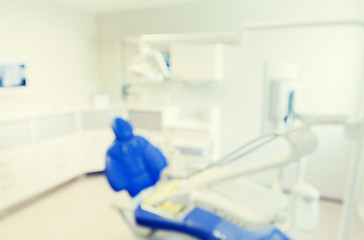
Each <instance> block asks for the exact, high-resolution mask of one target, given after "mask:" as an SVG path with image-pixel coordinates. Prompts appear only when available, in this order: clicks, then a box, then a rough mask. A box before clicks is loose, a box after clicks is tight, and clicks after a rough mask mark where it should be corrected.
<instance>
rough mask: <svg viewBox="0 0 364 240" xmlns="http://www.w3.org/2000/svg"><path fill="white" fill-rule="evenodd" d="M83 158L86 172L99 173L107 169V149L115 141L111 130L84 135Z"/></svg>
mask: <svg viewBox="0 0 364 240" xmlns="http://www.w3.org/2000/svg"><path fill="white" fill-rule="evenodd" d="M82 138H83V141H82V142H83V144H84V145H83V156H84V157H83V158H84V166H85V169H86V172H98V171H103V170H104V169H105V157H106V152H107V149H108V148H109V147H110V145H111V143H112V142H113V140H114V138H115V137H114V134H113V132H112V131H111V130H109V129H107V130H99V131H88V132H85V133H83V137H82Z"/></svg>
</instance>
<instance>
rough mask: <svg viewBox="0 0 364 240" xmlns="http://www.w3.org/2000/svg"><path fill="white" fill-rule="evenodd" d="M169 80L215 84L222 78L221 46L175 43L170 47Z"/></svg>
mask: <svg viewBox="0 0 364 240" xmlns="http://www.w3.org/2000/svg"><path fill="white" fill-rule="evenodd" d="M170 62H171V66H170V69H171V79H172V80H176V81H192V82H211V81H213V82H216V81H220V80H222V78H223V45H221V44H204V43H198V44H193V43H175V44H171V47H170Z"/></svg>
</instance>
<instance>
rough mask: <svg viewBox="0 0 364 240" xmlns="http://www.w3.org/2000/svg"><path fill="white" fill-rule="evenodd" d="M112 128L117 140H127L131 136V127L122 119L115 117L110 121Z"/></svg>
mask: <svg viewBox="0 0 364 240" xmlns="http://www.w3.org/2000/svg"><path fill="white" fill-rule="evenodd" d="M112 129H113V130H114V133H115V136H116V138H117V139H119V140H127V139H130V138H132V137H133V127H132V126H131V125H130V123H129V122H128V121H125V120H124V119H121V118H115V119H114V121H113V122H112Z"/></svg>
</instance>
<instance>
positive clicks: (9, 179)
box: [0, 152, 16, 209]
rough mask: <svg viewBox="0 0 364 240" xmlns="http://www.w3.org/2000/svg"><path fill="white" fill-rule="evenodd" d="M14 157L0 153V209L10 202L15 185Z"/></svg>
mask: <svg viewBox="0 0 364 240" xmlns="http://www.w3.org/2000/svg"><path fill="white" fill-rule="evenodd" d="M15 170H16V169H15V166H14V157H13V156H11V155H9V154H6V153H4V152H2V153H1V154H0V209H3V208H5V207H6V206H8V205H9V203H11V201H12V198H13V194H14V188H15V185H16V177H15V175H16V174H15Z"/></svg>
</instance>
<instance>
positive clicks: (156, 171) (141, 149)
mask: <svg viewBox="0 0 364 240" xmlns="http://www.w3.org/2000/svg"><path fill="white" fill-rule="evenodd" d="M112 128H113V130H114V133H115V137H116V138H115V140H114V142H113V143H112V145H111V146H110V147H109V149H108V151H107V154H106V168H105V174H106V177H107V179H108V181H109V183H110V185H111V187H112V188H113V189H114V190H115V191H121V190H126V191H128V192H129V194H130V196H132V197H134V196H135V195H137V194H138V193H140V192H141V191H142V190H143V189H145V188H147V187H150V186H153V185H154V184H156V183H157V181H158V180H159V177H160V174H161V172H162V170H163V169H164V168H165V167H166V166H167V162H166V159H165V157H164V156H163V154H162V153H161V151H160V150H159V149H158V148H156V147H154V146H153V145H152V144H150V143H149V142H148V141H147V140H146V139H145V138H143V137H140V136H135V135H134V134H133V128H132V126H131V125H130V123H129V122H127V121H125V120H123V119H121V118H115V119H114V121H113V124H112Z"/></svg>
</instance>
